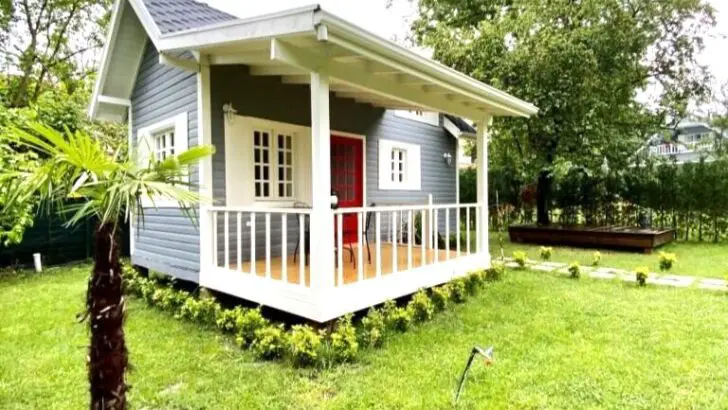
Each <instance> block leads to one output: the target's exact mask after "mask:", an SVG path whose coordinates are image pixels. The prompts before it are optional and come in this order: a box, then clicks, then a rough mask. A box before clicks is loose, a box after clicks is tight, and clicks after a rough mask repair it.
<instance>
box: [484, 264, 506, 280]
mask: <svg viewBox="0 0 728 410" xmlns="http://www.w3.org/2000/svg"><path fill="white" fill-rule="evenodd" d="M505 272H506V267H505V266H503V264H501V263H493V264H492V266H491V267H490V269H486V270H485V280H486V282H495V281H498V280H501V279H502V278H503V275H505Z"/></svg>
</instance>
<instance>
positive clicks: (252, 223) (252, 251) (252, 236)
mask: <svg viewBox="0 0 728 410" xmlns="http://www.w3.org/2000/svg"><path fill="white" fill-rule="evenodd" d="M255 268H256V266H255V212H251V213H250V273H251V274H253V275H255V274H256V273H255Z"/></svg>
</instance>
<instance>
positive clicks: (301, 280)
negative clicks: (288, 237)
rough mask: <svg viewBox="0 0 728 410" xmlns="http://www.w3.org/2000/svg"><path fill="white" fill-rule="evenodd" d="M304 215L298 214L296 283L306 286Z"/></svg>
mask: <svg viewBox="0 0 728 410" xmlns="http://www.w3.org/2000/svg"><path fill="white" fill-rule="evenodd" d="M305 223H306V217H305V216H304V215H303V214H300V215H298V284H299V285H301V286H306V277H305V276H306V250H305V249H304V248H305V247H306V238H304V236H305V235H306V229H305V226H304V224H305Z"/></svg>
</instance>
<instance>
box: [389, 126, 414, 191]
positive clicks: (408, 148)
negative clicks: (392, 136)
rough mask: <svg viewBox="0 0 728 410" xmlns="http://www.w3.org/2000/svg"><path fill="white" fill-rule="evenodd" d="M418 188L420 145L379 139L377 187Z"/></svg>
mask: <svg viewBox="0 0 728 410" xmlns="http://www.w3.org/2000/svg"><path fill="white" fill-rule="evenodd" d="M420 188H421V170H420V146H419V145H416V144H408V143H403V142H399V141H393V140H386V139H380V140H379V189H382V190H402V191H419V190H420Z"/></svg>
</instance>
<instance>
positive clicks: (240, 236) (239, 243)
mask: <svg viewBox="0 0 728 410" xmlns="http://www.w3.org/2000/svg"><path fill="white" fill-rule="evenodd" d="M235 217H236V222H237V225H236V234H237V235H238V239H237V242H236V245H237V248H238V249H237V251H238V258H237V259H238V265H237V266H236V269H237V271H238V272H242V271H243V213H242V212H235Z"/></svg>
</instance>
